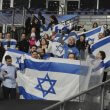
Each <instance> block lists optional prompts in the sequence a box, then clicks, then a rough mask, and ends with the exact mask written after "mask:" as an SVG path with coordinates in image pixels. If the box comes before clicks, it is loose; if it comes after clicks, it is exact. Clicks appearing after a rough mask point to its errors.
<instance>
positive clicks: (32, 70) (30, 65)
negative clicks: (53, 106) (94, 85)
mask: <svg viewBox="0 0 110 110" xmlns="http://www.w3.org/2000/svg"><path fill="white" fill-rule="evenodd" d="M23 58H25V59H24V61H23V60H22V62H23V63H22V64H21V68H22V70H23V68H24V74H22V73H19V74H18V79H17V82H18V86H19V91H20V95H21V96H22V97H23V98H24V99H44V100H64V99H65V98H67V97H70V96H73V95H75V94H77V93H79V77H80V70H81V69H80V61H71V60H65V59H57V58H50V59H49V60H35V59H33V58H31V57H29V56H27V55H26V56H25V57H24V56H23Z"/></svg>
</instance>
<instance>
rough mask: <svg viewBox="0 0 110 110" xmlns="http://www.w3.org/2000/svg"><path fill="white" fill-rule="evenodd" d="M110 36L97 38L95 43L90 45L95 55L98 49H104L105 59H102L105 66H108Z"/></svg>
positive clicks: (109, 60) (109, 59) (109, 65)
mask: <svg viewBox="0 0 110 110" xmlns="http://www.w3.org/2000/svg"><path fill="white" fill-rule="evenodd" d="M109 48H110V36H108V37H105V38H102V39H100V40H98V41H97V42H96V43H95V44H93V45H92V46H91V51H92V53H93V54H94V55H96V54H97V53H98V52H99V51H104V52H105V54H106V59H105V60H104V63H105V68H106V69H107V68H109V67H110V49H109Z"/></svg>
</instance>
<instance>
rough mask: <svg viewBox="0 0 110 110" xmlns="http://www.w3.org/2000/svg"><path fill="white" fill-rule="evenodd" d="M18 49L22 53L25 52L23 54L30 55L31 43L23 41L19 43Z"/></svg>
mask: <svg viewBox="0 0 110 110" xmlns="http://www.w3.org/2000/svg"><path fill="white" fill-rule="evenodd" d="M17 48H18V49H19V50H20V51H23V52H26V53H28V50H29V42H28V41H27V40H26V39H25V40H22V41H20V42H18V44H17Z"/></svg>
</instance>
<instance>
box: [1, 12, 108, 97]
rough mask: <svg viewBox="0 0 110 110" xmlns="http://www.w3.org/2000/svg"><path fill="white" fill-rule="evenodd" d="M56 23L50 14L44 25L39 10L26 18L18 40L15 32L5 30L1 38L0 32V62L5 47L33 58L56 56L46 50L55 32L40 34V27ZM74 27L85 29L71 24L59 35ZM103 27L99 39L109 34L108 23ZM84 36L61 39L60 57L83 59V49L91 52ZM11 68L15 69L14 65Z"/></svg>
mask: <svg viewBox="0 0 110 110" xmlns="http://www.w3.org/2000/svg"><path fill="white" fill-rule="evenodd" d="M57 24H58V20H57V18H56V17H55V16H54V15H51V16H50V23H49V24H48V25H47V26H46V21H45V17H44V16H42V14H41V12H39V13H38V18H37V17H35V16H32V18H28V19H27V20H26V23H25V32H24V33H22V35H21V36H18V37H20V41H18V38H17V37H16V34H14V35H13V36H11V34H10V32H7V33H6V34H5V37H4V38H3V34H2V33H0V62H2V58H3V56H4V53H5V51H6V50H7V49H16V50H19V51H22V52H25V53H28V54H31V55H32V58H35V59H48V58H50V57H58V56H55V55H54V54H52V53H49V52H48V51H47V49H48V47H49V45H50V44H51V43H52V42H53V41H54V39H55V36H56V35H57V32H54V31H51V35H49V34H47V33H45V34H44V35H43V36H41V29H42V30H44V31H48V30H49V29H51V30H52V29H53V27H54V26H55V25H57ZM96 27H98V24H97V23H96V22H95V23H94V24H93V28H96ZM76 28H78V30H79V28H83V31H86V29H84V26H80V27H78V26H73V27H72V28H71V29H67V31H62V34H61V35H62V36H63V35H64V34H69V33H70V32H72V31H74V30H76ZM104 28H105V31H104V33H99V36H98V38H99V39H101V38H103V37H105V36H108V35H110V30H109V29H108V25H105V26H104ZM85 37H86V36H85V35H84V34H83V35H81V36H80V38H79V39H78V40H77V39H75V38H74V37H71V36H69V38H68V41H67V43H65V42H64V41H63V40H62V39H61V41H60V43H61V44H62V46H63V49H64V54H63V56H61V57H60V58H66V59H71V60H77V59H85V51H86V50H88V52H89V54H90V53H91V51H90V48H89V47H90V44H89V42H88V41H86V39H85ZM105 57H106V55H105V53H104V52H103V51H100V52H99V53H98V54H97V56H96V58H99V59H101V60H104V58H105ZM5 60H6V62H7V63H8V60H11V57H10V56H7V57H5ZM10 62H12V61H10ZM13 69H14V70H15V68H14V67H13ZM7 71H8V70H7ZM3 89H4V91H5V89H6V88H4V86H3ZM6 91H7V90H6ZM5 96H6V94H5ZM6 98H7V97H6ZM12 98H13V97H12Z"/></svg>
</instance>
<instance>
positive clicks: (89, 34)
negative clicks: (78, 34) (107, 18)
mask: <svg viewBox="0 0 110 110" xmlns="http://www.w3.org/2000/svg"><path fill="white" fill-rule="evenodd" d="M99 32H101V27H98V28H96V29H94V30H92V31H90V32H87V33H85V35H86V37H90V36H92V35H94V34H96V33H99Z"/></svg>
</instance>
